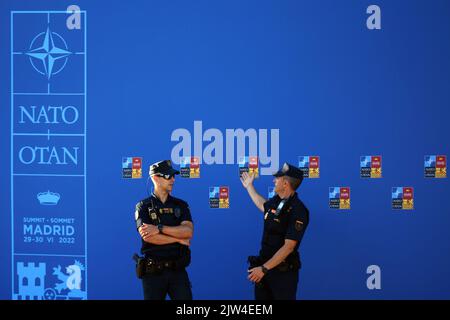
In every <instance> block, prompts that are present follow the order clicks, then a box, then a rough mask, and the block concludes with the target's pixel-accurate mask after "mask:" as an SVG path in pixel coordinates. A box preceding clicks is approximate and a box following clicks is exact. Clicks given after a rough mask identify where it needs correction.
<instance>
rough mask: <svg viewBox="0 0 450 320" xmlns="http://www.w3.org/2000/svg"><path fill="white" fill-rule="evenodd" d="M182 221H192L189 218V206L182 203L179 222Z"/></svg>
mask: <svg viewBox="0 0 450 320" xmlns="http://www.w3.org/2000/svg"><path fill="white" fill-rule="evenodd" d="M183 221H190V222H193V221H192V216H191V209H189V205H188V204H187V203H184V205H183V206H181V222H183Z"/></svg>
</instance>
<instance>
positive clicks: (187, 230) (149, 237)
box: [139, 221, 194, 246]
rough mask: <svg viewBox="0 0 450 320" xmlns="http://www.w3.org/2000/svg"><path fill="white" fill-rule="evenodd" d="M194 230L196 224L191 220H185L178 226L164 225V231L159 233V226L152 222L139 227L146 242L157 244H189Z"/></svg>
mask: <svg viewBox="0 0 450 320" xmlns="http://www.w3.org/2000/svg"><path fill="white" fill-rule="evenodd" d="M193 231H194V225H193V224H192V222H191V221H183V222H181V224H180V225H179V226H176V227H169V226H164V227H163V230H162V232H163V233H159V230H158V228H157V227H156V226H155V225H152V224H146V223H144V224H143V225H142V226H140V227H139V234H140V235H141V237H142V239H143V240H144V241H145V242H148V243H151V244H157V245H162V244H170V243H180V244H183V245H185V246H189V245H190V240H191V238H192V235H193Z"/></svg>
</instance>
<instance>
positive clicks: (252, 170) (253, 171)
mask: <svg viewBox="0 0 450 320" xmlns="http://www.w3.org/2000/svg"><path fill="white" fill-rule="evenodd" d="M248 174H249V175H253V176H254V177H255V178H258V177H259V170H258V168H248Z"/></svg>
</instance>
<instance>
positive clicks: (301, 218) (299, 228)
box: [285, 207, 309, 242]
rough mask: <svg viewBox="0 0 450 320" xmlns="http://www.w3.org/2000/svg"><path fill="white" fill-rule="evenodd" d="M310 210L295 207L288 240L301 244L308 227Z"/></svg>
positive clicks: (290, 220) (290, 219)
mask: <svg viewBox="0 0 450 320" xmlns="http://www.w3.org/2000/svg"><path fill="white" fill-rule="evenodd" d="M308 216H309V214H308V209H306V208H305V207H293V208H292V210H291V214H290V217H289V221H288V228H287V232H286V237H285V238H286V239H289V240H295V241H298V242H300V241H301V240H302V238H303V234H304V233H305V230H306V227H307V226H308V222H309V221H308V220H309V217H308Z"/></svg>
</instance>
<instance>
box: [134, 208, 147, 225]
mask: <svg viewBox="0 0 450 320" xmlns="http://www.w3.org/2000/svg"><path fill="white" fill-rule="evenodd" d="M144 212H145V208H144V205H143V203H142V201H141V202H139V203H138V204H137V205H136V210H135V211H134V220H135V221H136V228H137V229H139V227H140V226H142V225H143V222H142V217H143V215H144Z"/></svg>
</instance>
